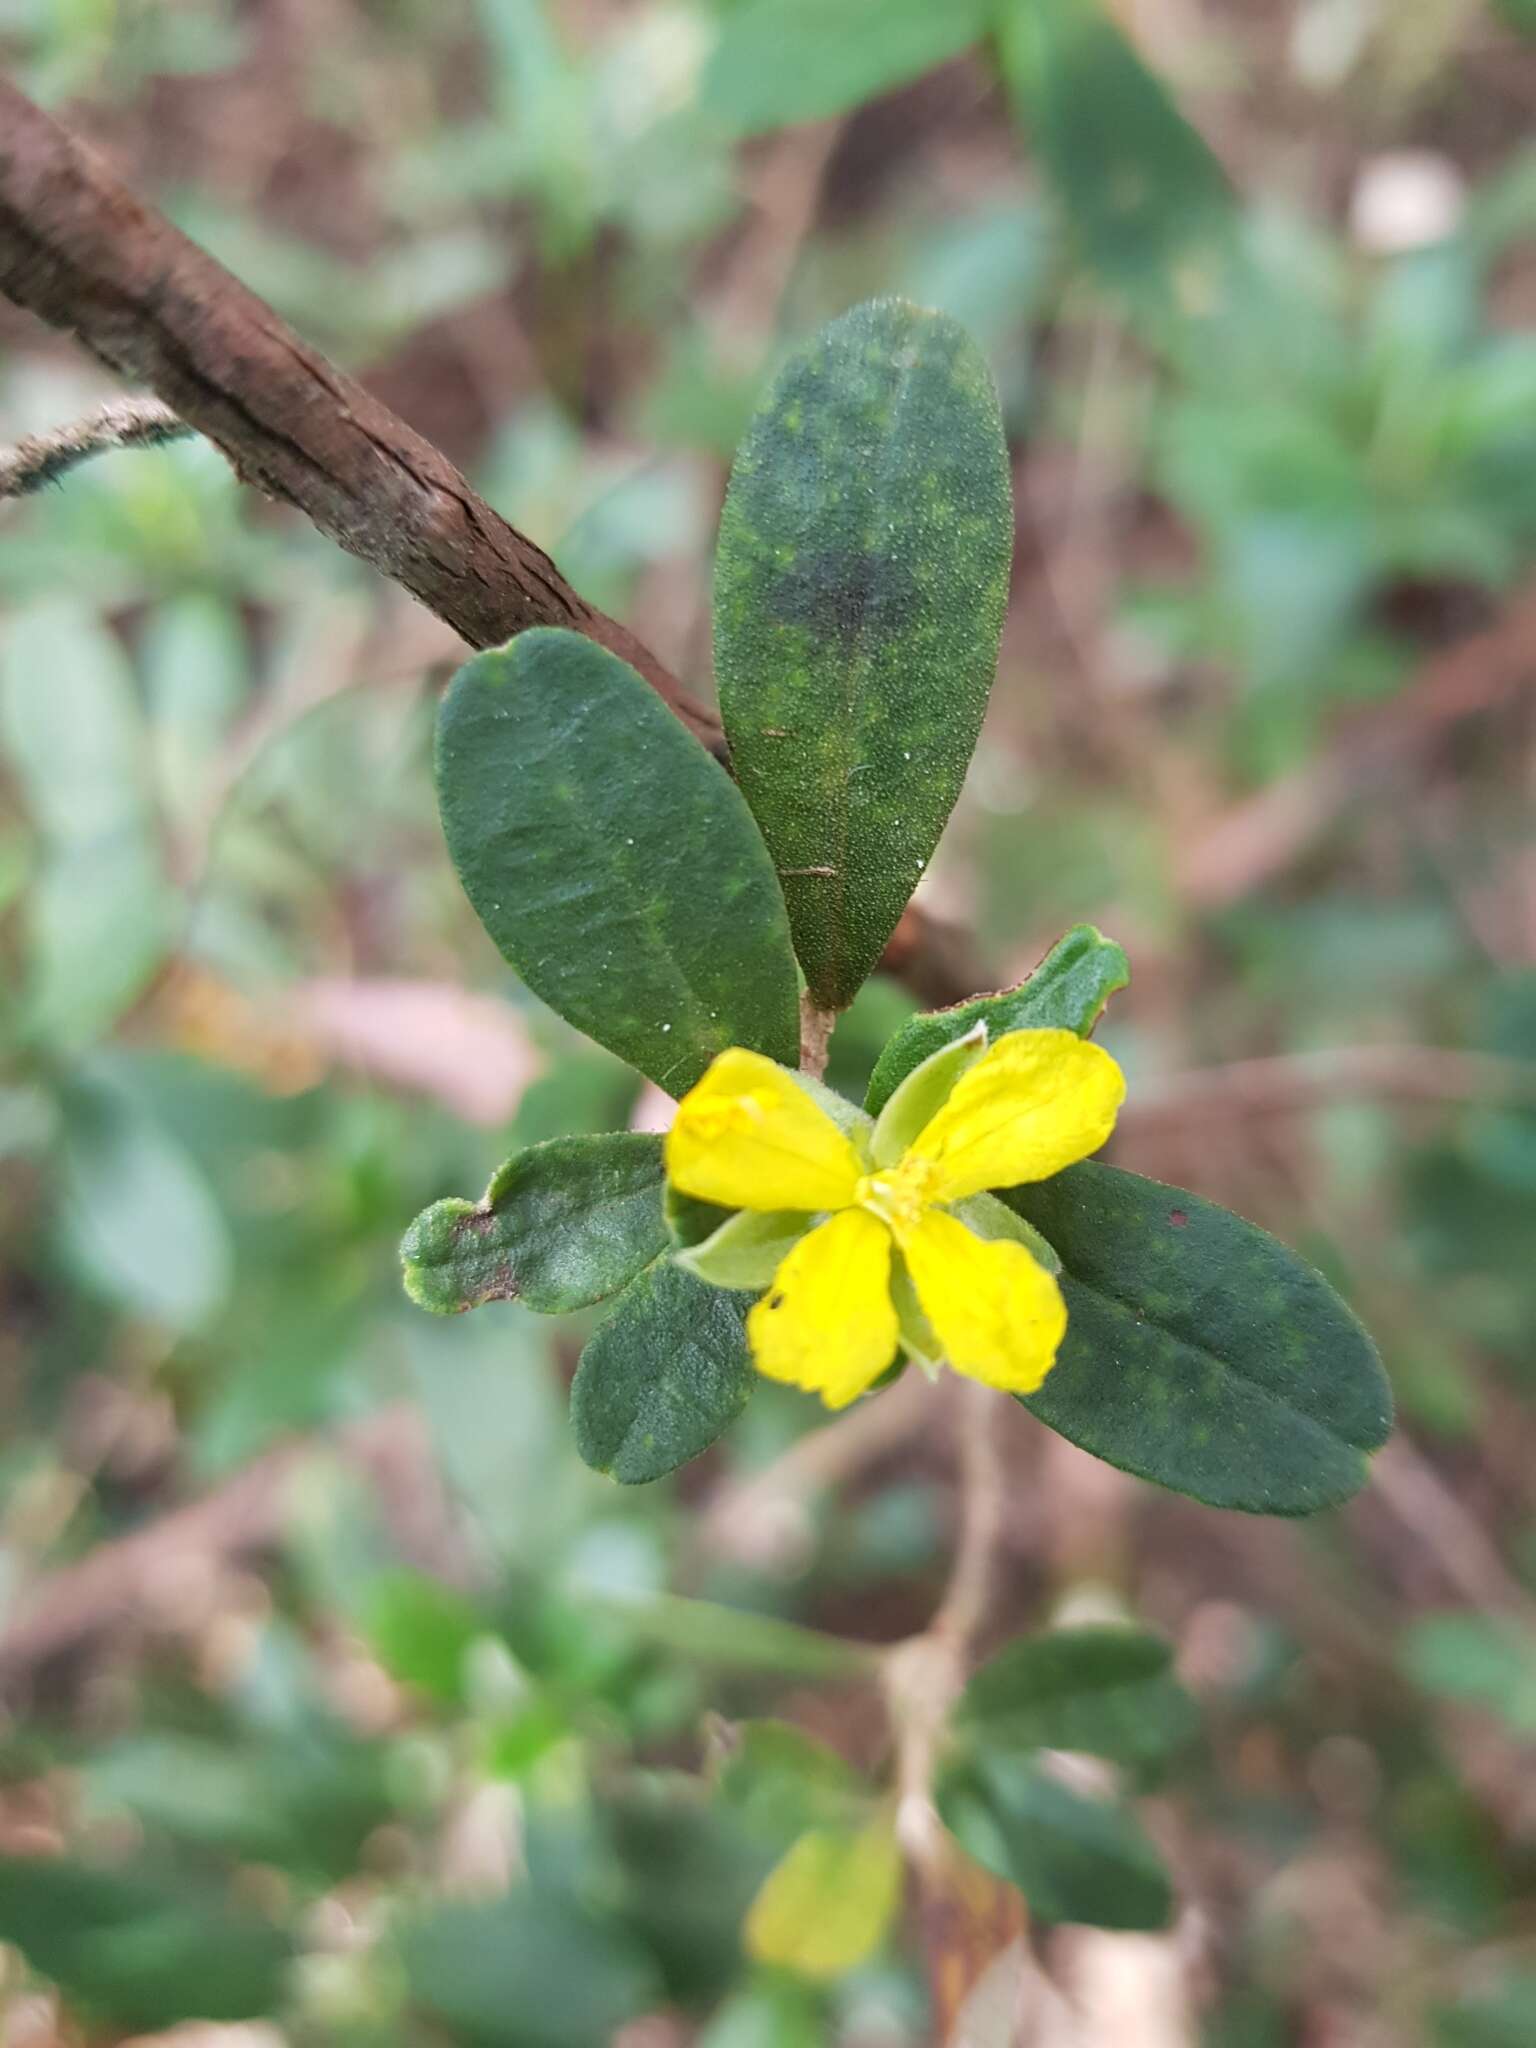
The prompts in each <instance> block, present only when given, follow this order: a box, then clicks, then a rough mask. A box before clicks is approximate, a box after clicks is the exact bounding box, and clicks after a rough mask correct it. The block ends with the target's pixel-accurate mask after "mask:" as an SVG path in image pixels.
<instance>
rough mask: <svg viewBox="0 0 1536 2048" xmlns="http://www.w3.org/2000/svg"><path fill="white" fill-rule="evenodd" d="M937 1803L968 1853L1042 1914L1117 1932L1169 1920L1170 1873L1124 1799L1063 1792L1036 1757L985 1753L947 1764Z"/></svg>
mask: <svg viewBox="0 0 1536 2048" xmlns="http://www.w3.org/2000/svg"><path fill="white" fill-rule="evenodd" d="M938 1805H939V1812H940V1813H941V1814H942V1815H943V1818H944V1824H945V1826H946V1827H948V1829H949V1830H950V1832H951V1833H952V1834H953V1835H954V1837H955V1839H956V1840H957V1841H958V1842H959V1844H960V1846H961V1847H962V1848H963V1849H964V1850H965V1851H966V1852H967V1854H968V1855H971V1856H974V1857H975V1859H976V1861H977V1862H978V1863H981V1864H984V1865H985V1866H986V1868H987V1869H988V1870H990V1871H992V1872H993V1873H994V1874H995V1875H996V1876H998V1877H1000V1878H1003V1879H1004V1880H1005V1881H1006V1882H1007V1883H1009V1884H1016V1885H1017V1886H1018V1888H1019V1890H1020V1891H1021V1892H1022V1893H1023V1894H1024V1896H1025V1898H1026V1899H1028V1901H1029V1903H1030V1907H1031V1908H1032V1910H1033V1911H1034V1912H1035V1913H1036V1914H1037V1915H1038V1916H1039V1918H1040V1919H1042V1920H1047V1921H1052V1922H1058V1921H1073V1922H1081V1923H1083V1924H1084V1925H1086V1926H1089V1927H1112V1928H1116V1929H1118V1930H1121V1931H1123V1932H1130V1931H1133V1930H1141V1931H1146V1932H1150V1931H1152V1930H1155V1929H1157V1928H1159V1927H1166V1926H1167V1924H1168V1921H1169V1919H1170V1918H1171V1916H1172V1913H1173V1891H1172V1887H1171V1886H1170V1884H1169V1882H1168V1874H1167V1872H1166V1871H1165V1870H1164V1869H1163V1865H1162V1861H1161V1859H1160V1858H1159V1856H1158V1853H1157V1851H1156V1850H1155V1849H1154V1848H1153V1846H1152V1844H1151V1842H1149V1841H1148V1839H1147V1837H1146V1835H1145V1833H1144V1832H1143V1830H1142V1828H1141V1825H1140V1823H1139V1822H1138V1821H1137V1820H1136V1819H1135V1817H1134V1816H1133V1815H1132V1814H1130V1813H1128V1812H1127V1811H1126V1810H1125V1808H1124V1807H1120V1806H1111V1805H1109V1804H1107V1803H1106V1802H1105V1801H1103V1800H1100V1799H1088V1798H1085V1797H1083V1796H1082V1795H1081V1794H1080V1793H1077V1792H1073V1791H1069V1790H1068V1788H1067V1787H1066V1786H1065V1785H1063V1784H1061V1783H1060V1782H1059V1781H1058V1780H1057V1779H1056V1778H1054V1777H1052V1776H1050V1775H1049V1774H1048V1773H1047V1772H1046V1771H1045V1770H1044V1769H1043V1768H1042V1767H1041V1766H1040V1765H1038V1764H1031V1763H1025V1762H1020V1761H1019V1760H1018V1759H1017V1758H1015V1757H1007V1756H995V1755H990V1754H989V1755H985V1756H982V1757H973V1758H969V1759H966V1760H965V1761H963V1762H960V1763H958V1764H956V1765H954V1766H952V1767H951V1768H950V1769H949V1770H948V1771H947V1772H946V1773H945V1774H944V1776H943V1777H942V1778H941V1780H940V1782H939V1788H938Z"/></svg>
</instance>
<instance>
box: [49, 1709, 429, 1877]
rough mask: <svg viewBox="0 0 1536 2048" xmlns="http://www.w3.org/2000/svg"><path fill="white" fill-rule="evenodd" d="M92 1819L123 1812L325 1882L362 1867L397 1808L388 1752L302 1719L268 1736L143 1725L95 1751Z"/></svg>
mask: <svg viewBox="0 0 1536 2048" xmlns="http://www.w3.org/2000/svg"><path fill="white" fill-rule="evenodd" d="M82 1783H83V1786H84V1791H85V1795H86V1803H87V1808H88V1812H89V1815H90V1817H91V1818H92V1819H94V1818H96V1817H97V1816H98V1815H102V1814H110V1815H113V1816H115V1817H118V1818H120V1817H121V1815H122V1814H123V1812H124V1811H125V1810H126V1811H127V1812H128V1813H130V1814H132V1815H134V1816H135V1817H136V1818H137V1819H138V1821H139V1822H141V1823H142V1824H143V1826H144V1827H146V1828H147V1829H149V1830H150V1831H152V1833H153V1834H155V1835H158V1836H161V1837H166V1836H169V1837H171V1838H173V1839H176V1840H178V1841H182V1842H186V1843H188V1844H190V1845H193V1846H195V1847H197V1848H199V1849H215V1850H218V1851H220V1852H221V1853H223V1854H224V1855H228V1856H235V1857H238V1858H240V1859H241V1860H242V1861H245V1862H255V1863H271V1864H276V1865H278V1866H280V1867H281V1868H282V1869H284V1870H285V1871H287V1872H289V1873H290V1874H292V1875H296V1876H301V1877H302V1878H303V1879H304V1880H305V1881H306V1882H311V1883H318V1884H320V1885H323V1886H329V1885H332V1884H337V1883H340V1882H341V1881H342V1880H343V1879H344V1878H347V1877H350V1876H352V1875H353V1874H354V1872H355V1871H356V1868H357V1858H358V1855H359V1852H360V1851H361V1849H362V1845H363V1843H364V1841H365V1840H366V1839H367V1837H368V1836H369V1835H370V1834H372V1833H373V1831H374V1830H375V1829H376V1828H378V1827H379V1826H380V1825H382V1823H383V1822H385V1821H387V1820H389V1819H391V1818H392V1817H393V1816H394V1814H395V1811H396V1809H395V1806H394V1803H393V1800H392V1798H391V1796H390V1792H389V1790H388V1787H387V1778H386V1769H385V1763H384V1757H383V1752H382V1750H381V1749H380V1748H379V1747H376V1746H374V1745H371V1744H368V1743H365V1742H361V1741H356V1740H353V1739H352V1738H351V1737H350V1736H348V1735H345V1734H343V1733H342V1732H341V1730H339V1729H338V1728H335V1727H333V1726H332V1725H331V1724H329V1723H328V1722H325V1721H320V1720H316V1719H313V1718H310V1719H304V1720H300V1721H298V1722H297V1724H296V1725H287V1726H285V1727H284V1728H283V1729H282V1730H281V1732H280V1733H274V1734H273V1735H271V1736H270V1737H268V1738H265V1739H262V1740H260V1741H254V1740H249V1739H245V1740H238V1739H237V1740H232V1739H230V1737H229V1736H227V1735H220V1736H219V1737H217V1738H215V1737H213V1736H197V1735H188V1734H181V1733H168V1732H146V1733H144V1734H139V1735H129V1736H127V1737H125V1738H124V1739H123V1740H122V1741H119V1742H115V1743H112V1744H111V1745H110V1746H109V1747H108V1748H106V1749H104V1750H102V1751H100V1752H98V1753H97V1754H96V1755H95V1756H93V1757H90V1758H88V1759H86V1760H85V1761H84V1763H83V1777H82Z"/></svg>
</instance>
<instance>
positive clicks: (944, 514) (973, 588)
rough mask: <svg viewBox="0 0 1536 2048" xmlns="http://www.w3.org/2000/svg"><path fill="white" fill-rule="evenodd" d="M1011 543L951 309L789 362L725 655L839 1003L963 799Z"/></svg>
mask: <svg viewBox="0 0 1536 2048" xmlns="http://www.w3.org/2000/svg"><path fill="white" fill-rule="evenodd" d="M935 11H938V10H935ZM1012 547H1013V513H1012V504H1011V493H1010V487H1009V475H1008V452H1007V448H1006V446H1005V445H1004V441H1003V430H1002V422H1001V419H1000V417H999V414H998V405H997V394H996V392H995V391H994V389H993V387H992V380H991V377H990V375H989V373H988V370H987V366H986V364H985V363H984V362H983V360H982V358H981V355H980V353H979V351H978V350H977V348H976V346H975V344H974V343H973V342H972V341H971V340H970V338H969V337H968V336H967V334H966V333H965V331H964V329H963V328H961V327H960V326H959V325H958V324H957V323H956V322H955V321H953V320H951V319H950V318H949V317H948V316H947V315H945V314H942V313H931V312H925V311H923V310H921V309H920V308H918V307H916V306H910V305H907V304H905V303H903V302H901V301H899V300H895V299H881V300H876V301H874V302H872V303H871V304H869V305H864V306H859V307H856V308H855V309H854V311H853V312H851V313H847V314H845V315H844V316H843V318H842V319H840V320H836V321H834V322H833V323H832V325H831V326H830V327H828V328H825V329H824V330H823V331H822V333H821V334H820V335H819V336H817V338H816V339H815V340H814V341H812V342H811V343H810V344H809V345H808V346H807V347H805V348H803V349H801V350H800V351H799V352H798V353H797V354H796V355H795V356H794V357H792V358H791V360H790V361H789V363H788V364H787V365H786V366H785V368H784V369H783V371H782V372H781V373H780V375H779V377H778V380H777V381H776V383H775V384H774V386H773V389H772V391H771V392H770V393H769V395H768V397H767V399H766V400H765V402H764V404H763V406H762V407H761V409H760V410H759V412H758V414H757V417H756V419H755V420H754V422H753V425H752V427H751V430H750V431H749V433H748V435H747V438H746V440H745V441H744V442H743V444H742V447H741V450H740V452H739V454H738V455H737V458H736V466H735V468H734V470H733V471H732V474H731V484H730V491H729V494H728V496H727V498H726V504H725V511H724V515H723V517H722V519H721V524H720V547H719V553H718V556H717V558H716V563H715V669H716V674H717V676H718V678H719V684H720V708H721V712H722V715H723V716H724V719H725V728H726V735H727V737H728V739H729V740H730V744H731V757H732V761H733V763H734V765H735V769H736V774H737V777H738V779H739V780H740V783H741V787H742V790H743V792H744V793H745V796H746V799H747V801H748V803H749V804H750V805H751V806H752V811H753V815H754V816H755V817H756V819H757V821H758V823H759V825H760V826H761V827H762V829H763V835H764V837H765V838H766V839H767V841H768V845H769V848H770V850H771V852H772V854H773V858H774V862H775V865H776V866H777V868H778V871H779V878H780V880H781V882H782V883H783V885H784V894H785V899H786V901H787V902H788V905H789V918H790V926H791V929H792V930H793V932H794V939H795V950H796V952H797V953H798V955H799V957H800V964H801V966H802V967H803V968H804V970H805V976H806V980H807V982H808V983H809V984H810V988H811V993H812V994H813V996H814V997H815V998H816V1000H817V1002H819V1003H821V1004H823V1005H825V1006H828V1007H831V1008H836V1009H841V1008H842V1007H844V1006H845V1005H846V1004H847V1003H848V1002H850V1001H851V1000H852V998H853V995H854V993H855V992H856V990H857V989H858V986H859V984H860V982H862V981H863V979H864V977H865V976H866V975H867V974H868V973H869V971H870V969H871V968H872V967H873V966H874V964H875V962H876V961H877V960H878V959H879V957H880V954H881V952H882V950H883V949H884V946H885V943H886V940H887V939H888V938H889V937H890V935H891V932H892V931H893V930H894V928H895V925H896V921H897V919H898V918H899V917H900V915H901V913H902V910H903V908H904V907H905V905H906V902H907V899H908V897H909V896H910V895H911V893H912V890H913V888H914V887H915V886H916V884H917V881H918V878H919V876H920V875H921V874H922V872H923V869H924V868H925V867H926V865H927V863H928V858H929V856H930V855H931V854H932V852H933V849H934V847H935V845H936V844H937V842H938V838H939V834H940V833H941V832H942V831H943V829H944V824H945V820H946V819H947V818H948V816H949V814H950V811H951V810H952V809H953V807H954V803H955V799H956V797H957V796H958V795H959V794H960V785H961V783H962V782H963V781H964V779H965V771H966V768H967V766H968V764H969V762H970V758H971V754H972V751H973V749H974V748H975V745H976V737H977V734H978V733H979V732H980V730H981V720H982V714H983V712H984V711H985V710H986V704H987V696H988V693H989V691H990V690H991V687H992V679H993V675H994V673H995V671H996V667H997V649H998V638H999V635H1000V633H1001V630H1002V620H1003V609H1004V606H1005V604H1006V602H1007V595H1008V566H1009V560H1010V557H1011V553H1012Z"/></svg>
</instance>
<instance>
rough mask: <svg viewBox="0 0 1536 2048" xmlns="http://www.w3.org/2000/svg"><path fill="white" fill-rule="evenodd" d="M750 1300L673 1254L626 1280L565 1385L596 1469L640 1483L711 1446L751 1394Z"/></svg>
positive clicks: (580, 1444)
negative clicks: (687, 1267) (689, 1269)
mask: <svg viewBox="0 0 1536 2048" xmlns="http://www.w3.org/2000/svg"><path fill="white" fill-rule="evenodd" d="M751 1306H752V1297H751V1296H750V1295H746V1294H728V1293H726V1292H725V1290H724V1289H722V1288H718V1287H707V1286H706V1285H705V1284H704V1282H703V1281H702V1280H697V1279H695V1278H694V1276H693V1274H692V1273H685V1272H684V1271H683V1270H682V1268H681V1267H680V1266H678V1265H677V1264H675V1263H674V1261H673V1260H672V1259H671V1258H665V1257H664V1258H660V1259H658V1260H657V1261H656V1262H655V1264H654V1265H651V1266H648V1267H647V1268H646V1270H645V1271H644V1272H643V1273H642V1274H641V1275H640V1276H639V1278H638V1279H636V1280H633V1281H631V1283H630V1285H629V1286H628V1287H627V1288H626V1289H625V1290H624V1292H623V1294H621V1295H620V1297H619V1299H618V1301H617V1302H616V1303H615V1304H614V1306H613V1309H612V1311H611V1312H610V1313H609V1315H608V1317H607V1318H606V1320H605V1321H604V1322H603V1324H602V1325H601V1327H600V1328H599V1329H598V1330H597V1331H596V1332H595V1334H594V1335H593V1337H592V1338H591V1340H590V1342H589V1343H588V1345H587V1348H586V1349H585V1351H583V1352H582V1354H581V1362H580V1364H579V1365H578V1366H577V1368H576V1377H575V1379H574V1381H573V1382H572V1384H571V1426H572V1428H573V1430H574V1432H575V1436H576V1448H577V1450H578V1451H579V1452H580V1454H581V1456H582V1457H583V1458H584V1459H585V1461H586V1462H587V1464H589V1465H590V1466H592V1468H593V1469H594V1471H598V1472H606V1473H607V1474H608V1475H609V1477H610V1478H612V1479H617V1480H619V1481H620V1482H621V1483H622V1484H623V1485H625V1486H640V1485H644V1484H645V1483H646V1482H647V1481H649V1480H652V1479H660V1478H662V1477H663V1476H664V1474H666V1473H668V1472H673V1471H675V1470H676V1469H677V1467H678V1466H679V1465H685V1464H686V1463H687V1462H688V1460H689V1459H690V1458H696V1457H698V1455H699V1454H700V1452H701V1451H707V1450H708V1449H709V1446H710V1445H711V1444H712V1443H713V1442H714V1441H715V1438H716V1437H717V1436H719V1434H720V1432H721V1431H722V1430H723V1429H725V1428H726V1427H727V1426H728V1425H729V1424H730V1423H732V1422H734V1421H735V1419H736V1417H737V1416H738V1415H739V1414H740V1413H741V1411H742V1409H743V1408H744V1407H745V1406H746V1405H747V1401H748V1399H749V1397H750V1395H751V1393H752V1387H753V1383H754V1379H755V1374H754V1371H753V1366H752V1358H751V1354H750V1353H749V1351H748V1349H747V1336H746V1317H747V1310H748V1309H749V1308H750V1307H751Z"/></svg>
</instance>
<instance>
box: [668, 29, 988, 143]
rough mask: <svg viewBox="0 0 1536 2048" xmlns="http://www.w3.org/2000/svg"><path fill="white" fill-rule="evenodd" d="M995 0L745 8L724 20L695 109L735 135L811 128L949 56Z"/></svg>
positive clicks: (977, 33)
mask: <svg viewBox="0 0 1536 2048" xmlns="http://www.w3.org/2000/svg"><path fill="white" fill-rule="evenodd" d="M995 4H996V0H942V4H935V0H839V4H838V5H837V6H830V5H828V0H747V4H746V5H745V6H740V7H737V8H735V9H734V10H733V11H732V12H731V13H730V14H728V15H727V16H726V18H725V21H724V24H723V25H722V28H721V31H720V41H719V43H718V44H717V45H716V47H715V54H714V56H713V58H712V59H711V61H710V65H709V69H708V70H707V71H706V72H705V74H704V94H703V97H704V101H705V104H706V105H707V106H708V107H709V108H710V110H711V111H712V112H714V113H717V114H720V115H722V116H723V117H724V118H725V119H726V120H727V121H729V122H730V123H731V124H732V126H733V127H734V128H736V129H737V131H738V132H739V133H742V134H756V133H758V132H760V131H762V130H765V129H770V128H781V127H784V126H786V125H788V124H789V123H791V122H796V121H819V120H821V119H822V118H823V117H824V116H825V115H828V114H840V113H842V112H844V111H845V110H846V109H847V108H849V107H856V106H857V105H858V104H859V102H860V101H861V100H867V99H870V98H871V97H873V95H874V94H876V93H880V92H887V91H889V90H890V88H891V87H892V86H896V85H902V84H904V83H905V82H906V81H907V80H908V79H909V78H917V77H919V76H920V75H921V74H922V73H923V72H924V71H928V70H931V69H932V68H933V66H934V65H936V64H944V63H947V62H948V61H949V59H950V58H952V57H958V56H959V55H960V53H961V52H962V51H963V50H966V49H968V48H969V47H970V45H971V44H972V43H974V42H978V41H979V40H980V39H981V37H982V36H983V35H985V34H986V32H987V28H988V26H989V23H990V18H991V16H992V13H993V11H994V8H995Z"/></svg>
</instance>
